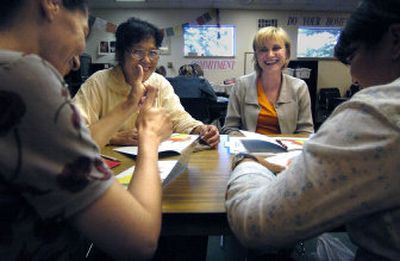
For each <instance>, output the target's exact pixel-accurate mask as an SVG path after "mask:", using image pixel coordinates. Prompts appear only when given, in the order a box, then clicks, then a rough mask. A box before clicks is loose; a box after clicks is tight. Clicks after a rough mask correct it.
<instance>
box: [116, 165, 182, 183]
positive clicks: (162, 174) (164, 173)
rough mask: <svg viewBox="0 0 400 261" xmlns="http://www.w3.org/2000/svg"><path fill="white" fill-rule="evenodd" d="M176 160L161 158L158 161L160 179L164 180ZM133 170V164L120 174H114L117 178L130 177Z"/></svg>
mask: <svg viewBox="0 0 400 261" xmlns="http://www.w3.org/2000/svg"><path fill="white" fill-rule="evenodd" d="M177 162H178V161H177V160H161V161H158V169H159V170H160V178H161V181H164V180H165V179H166V178H167V177H168V175H169V174H170V173H171V170H172V169H173V168H174V167H175V165H176V163H177ZM134 170H135V166H132V167H130V168H129V169H127V170H124V171H123V172H121V173H120V174H118V175H116V178H117V179H121V178H124V177H132V174H133V171H134Z"/></svg>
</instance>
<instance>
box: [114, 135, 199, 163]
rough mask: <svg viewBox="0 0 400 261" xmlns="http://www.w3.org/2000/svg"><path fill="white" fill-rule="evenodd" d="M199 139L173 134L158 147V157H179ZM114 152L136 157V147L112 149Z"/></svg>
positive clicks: (192, 136)
mask: <svg viewBox="0 0 400 261" xmlns="http://www.w3.org/2000/svg"><path fill="white" fill-rule="evenodd" d="M198 139H199V135H189V134H180V133H174V134H172V135H171V137H170V138H169V139H168V140H166V141H163V142H162V143H161V144H160V146H159V147H158V155H159V156H160V157H161V156H173V155H179V154H181V153H182V151H183V150H185V149H186V148H188V147H189V146H190V145H191V144H192V143H194V142H195V141H197V140H198ZM114 150H115V151H118V152H121V153H124V154H128V155H132V156H136V155H137V153H138V147H137V146H124V147H118V148H115V149H114Z"/></svg>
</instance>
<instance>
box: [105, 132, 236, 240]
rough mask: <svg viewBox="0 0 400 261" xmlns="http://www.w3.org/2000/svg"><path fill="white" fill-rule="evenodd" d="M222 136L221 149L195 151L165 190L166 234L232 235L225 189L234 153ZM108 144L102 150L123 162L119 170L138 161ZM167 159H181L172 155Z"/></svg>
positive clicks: (163, 231) (225, 137)
mask: <svg viewBox="0 0 400 261" xmlns="http://www.w3.org/2000/svg"><path fill="white" fill-rule="evenodd" d="M226 140H227V136H226V135H221V142H220V144H219V146H218V148H217V149H214V150H203V151H198V152H194V153H192V155H191V157H190V160H189V163H188V167H187V169H186V170H185V171H184V172H183V173H182V174H180V175H179V176H177V177H176V178H175V180H173V181H171V182H170V183H169V184H168V185H167V186H166V187H164V189H163V204H162V209H163V225H162V235H223V234H230V229H229V226H228V223H227V219H226V212H225V206H224V203H225V190H226V184H227V183H228V179H229V175H230V158H231V156H230V154H229V151H228V148H225V147H224V145H225V141H226ZM112 148H113V147H106V148H104V149H103V150H102V153H104V154H106V155H110V156H113V157H116V158H118V159H120V160H121V161H122V164H121V165H120V166H118V167H115V168H114V169H113V171H114V172H115V173H119V172H121V171H123V170H125V169H127V168H128V167H130V166H132V165H133V164H134V160H132V159H131V158H129V157H127V156H125V155H122V154H120V153H118V152H115V151H113V150H112ZM166 159H178V157H177V156H175V157H168V158H166Z"/></svg>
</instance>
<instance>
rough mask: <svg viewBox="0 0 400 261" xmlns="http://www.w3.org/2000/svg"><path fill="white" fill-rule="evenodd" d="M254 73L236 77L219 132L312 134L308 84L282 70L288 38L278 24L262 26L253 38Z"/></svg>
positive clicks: (286, 62)
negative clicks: (222, 125) (276, 25)
mask: <svg viewBox="0 0 400 261" xmlns="http://www.w3.org/2000/svg"><path fill="white" fill-rule="evenodd" d="M253 51H254V67H255V72H253V73H251V74H248V75H245V76H242V77H240V78H239V79H237V80H236V84H235V86H234V87H233V90H232V93H231V95H230V97H229V104H228V111H227V115H226V119H225V124H224V127H223V128H222V130H221V132H222V133H226V134H230V135H241V133H240V130H247V131H254V132H258V133H261V134H265V135H269V134H281V133H282V134H293V133H302V134H311V133H312V132H313V131H314V129H313V121H312V113H311V102H310V94H309V92H308V88H307V84H306V83H305V82H304V81H303V80H300V79H297V78H294V77H292V76H289V75H286V74H283V73H282V70H283V69H284V68H285V67H286V66H287V65H288V63H289V59H290V39H289V36H288V35H287V33H286V32H285V31H284V30H283V29H282V28H280V27H273V26H270V27H264V28H261V29H260V30H259V31H258V32H257V33H256V35H255V37H254V40H253Z"/></svg>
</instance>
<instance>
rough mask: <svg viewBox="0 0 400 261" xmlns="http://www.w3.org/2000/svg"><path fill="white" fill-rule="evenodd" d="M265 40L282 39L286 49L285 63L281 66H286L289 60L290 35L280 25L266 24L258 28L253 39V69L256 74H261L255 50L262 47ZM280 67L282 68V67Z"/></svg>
mask: <svg viewBox="0 0 400 261" xmlns="http://www.w3.org/2000/svg"><path fill="white" fill-rule="evenodd" d="M267 40H275V41H283V43H284V45H285V49H286V63H285V64H284V66H283V68H285V67H287V66H288V64H289V60H290V46H291V43H290V37H289V35H288V34H287V32H286V31H285V30H283V29H282V28H281V27H275V26H267V27H263V28H260V29H259V30H258V31H257V33H256V35H255V36H254V39H253V51H254V59H253V62H254V69H255V70H256V72H257V74H261V71H262V69H261V67H260V66H259V65H258V63H257V50H259V49H261V48H262V47H264V43H265V41H267ZM283 68H282V69H283Z"/></svg>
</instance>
